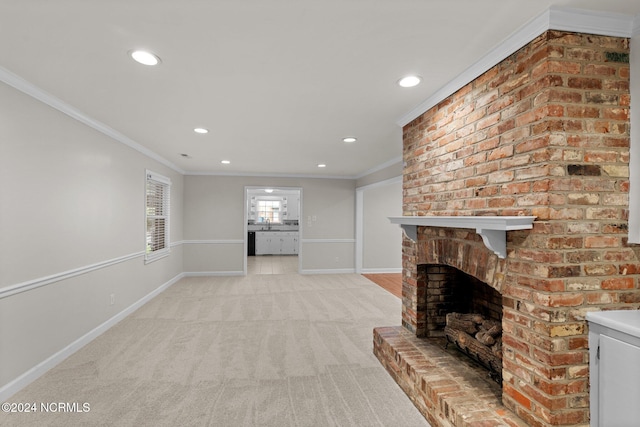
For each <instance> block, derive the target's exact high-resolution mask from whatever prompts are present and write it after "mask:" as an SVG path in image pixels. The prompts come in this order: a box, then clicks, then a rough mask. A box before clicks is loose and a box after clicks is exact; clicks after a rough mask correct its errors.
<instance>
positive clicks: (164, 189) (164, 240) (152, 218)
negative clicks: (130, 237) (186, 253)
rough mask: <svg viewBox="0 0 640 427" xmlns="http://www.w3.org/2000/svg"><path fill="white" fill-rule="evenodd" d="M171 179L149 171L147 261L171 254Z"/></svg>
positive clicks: (147, 182) (147, 187)
mask: <svg viewBox="0 0 640 427" xmlns="http://www.w3.org/2000/svg"><path fill="white" fill-rule="evenodd" d="M170 187H171V181H170V180H169V178H167V177H164V176H162V175H158V174H156V173H153V172H150V171H147V180H146V211H145V216H146V256H145V259H147V260H153V259H155V258H158V257H161V256H164V255H167V254H168V253H169V196H170V194H171V188H170Z"/></svg>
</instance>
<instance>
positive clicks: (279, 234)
mask: <svg viewBox="0 0 640 427" xmlns="http://www.w3.org/2000/svg"><path fill="white" fill-rule="evenodd" d="M244 193H245V194H244V198H245V200H244V207H245V208H244V219H245V221H244V240H245V245H244V247H245V251H244V253H245V257H244V274H245V275H247V274H287V273H299V272H300V271H301V268H302V267H301V266H302V253H301V252H302V251H301V248H302V245H301V244H300V237H301V236H302V222H301V221H300V218H302V188H297V187H278V186H276V187H267V186H260V187H258V186H255V187H249V186H247V187H245V192H244Z"/></svg>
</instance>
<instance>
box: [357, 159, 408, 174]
mask: <svg viewBox="0 0 640 427" xmlns="http://www.w3.org/2000/svg"><path fill="white" fill-rule="evenodd" d="M401 162H402V156H397V157H394V158H393V159H391V160H387V161H386V162H384V163H381V164H379V165H378V166H374V167H372V168H371V169H368V170H366V171H364V172H362V173H360V174H358V175H356V176H355V177H354V178H355V179H360V178H363V177H365V176H367V175H371V174H372V173H375V172H378V171H381V170H382V169H385V168H388V167H390V166H393V165H395V164H397V163H401Z"/></svg>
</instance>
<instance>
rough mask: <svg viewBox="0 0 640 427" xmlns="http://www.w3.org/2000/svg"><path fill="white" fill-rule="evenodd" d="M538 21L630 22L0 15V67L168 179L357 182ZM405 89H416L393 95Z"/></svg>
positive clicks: (453, 2) (326, 10) (249, 4)
mask: <svg viewBox="0 0 640 427" xmlns="http://www.w3.org/2000/svg"><path fill="white" fill-rule="evenodd" d="M550 6H558V7H570V8H583V9H591V10H596V11H608V12H615V13H623V14H627V15H630V16H636V15H638V14H640V1H638V0H607V1H602V0H535V1H532V0H109V1H104V0H56V1H50V0H0V67H3V68H4V69H5V71H6V72H8V73H11V74H12V75H17V76H19V77H21V78H22V79H24V80H26V81H27V82H29V83H30V84H32V85H34V86H35V87H37V88H39V90H42V91H44V92H46V93H48V94H50V95H52V96H53V97H56V98H58V99H59V100H61V101H62V102H64V103H66V104H68V105H69V106H71V107H72V108H73V109H74V110H77V111H78V113H79V114H82V115H85V116H86V117H89V118H90V119H91V120H94V121H95V122H97V123H99V124H100V125H102V124H104V125H106V127H108V128H110V129H113V130H114V131H115V132H117V133H119V134H122V135H124V137H125V138H127V139H129V140H131V141H134V142H135V143H137V144H140V145H141V146H143V147H146V148H147V149H149V150H151V151H152V152H154V153H156V154H157V155H159V156H161V157H162V158H164V159H166V163H168V164H171V165H173V166H174V167H175V168H176V169H177V170H179V171H182V172H186V173H220V174H225V173H230V174H267V175H318V176H342V177H357V176H361V175H362V174H363V173H366V172H367V171H370V170H373V169H375V168H377V167H379V166H380V165H384V164H388V163H389V162H393V161H397V160H398V159H399V158H400V156H401V145H402V142H401V139H402V135H401V133H402V132H401V128H400V126H399V125H398V122H399V119H400V118H401V117H403V116H405V115H406V114H407V113H408V112H410V111H412V110H413V109H414V108H415V107H416V106H418V105H419V104H421V103H422V102H423V101H424V100H425V99H427V98H429V97H430V96H432V95H433V94H434V93H435V92H436V91H438V89H440V88H442V87H443V86H445V85H446V84H447V82H449V81H451V80H452V79H454V78H455V77H456V76H458V75H459V74H460V73H462V72H463V71H464V70H465V69H467V68H468V67H470V66H471V65H472V64H474V63H475V62H477V61H478V60H479V59H480V58H482V57H483V56H484V55H485V54H486V53H487V52H489V51H490V50H491V49H492V48H494V47H495V46H497V45H498V44H500V43H501V42H503V41H505V40H506V39H508V38H509V36H510V35H511V34H513V33H514V32H516V31H517V30H518V29H519V28H521V27H522V26H524V25H525V24H526V23H527V22H530V21H531V20H532V19H534V18H535V17H536V16H538V15H539V14H541V13H542V12H544V11H545V10H546V9H548V8H549V7H550ZM134 48H147V49H150V50H152V51H153V52H155V53H156V54H157V55H159V56H160V57H161V59H162V63H161V65H159V66H157V67H147V66H143V65H140V64H137V63H135V62H133V61H132V60H131V59H130V58H129V56H128V55H127V52H128V51H129V50H131V49H134ZM411 73H416V74H419V75H421V76H422V77H423V79H424V80H423V83H422V84H421V85H420V86H418V87H416V88H412V89H406V88H400V87H399V86H397V85H396V82H397V80H398V79H399V78H401V77H403V76H404V75H407V74H411ZM34 126H46V124H45V123H37V124H34ZM198 126H201V127H206V128H208V129H209V130H210V132H209V133H208V134H206V135H198V134H195V133H194V132H193V131H192V129H193V128H194V127H198ZM345 136H355V137H357V138H358V141H357V142H356V143H353V144H345V143H343V142H342V141H341V140H342V138H343V137H345ZM183 153H184V154H188V155H189V157H188V158H184V157H182V156H181V154H183ZM223 159H228V160H230V161H231V164H230V165H222V164H221V163H220V161H221V160H223ZM318 163H326V164H327V167H326V168H324V169H319V168H317V164H318Z"/></svg>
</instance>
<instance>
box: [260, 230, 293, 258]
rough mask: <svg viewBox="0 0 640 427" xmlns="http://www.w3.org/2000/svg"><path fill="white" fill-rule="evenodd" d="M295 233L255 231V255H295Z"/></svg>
mask: <svg viewBox="0 0 640 427" xmlns="http://www.w3.org/2000/svg"><path fill="white" fill-rule="evenodd" d="M297 253H298V232H297V231H256V255H295V254H297Z"/></svg>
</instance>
